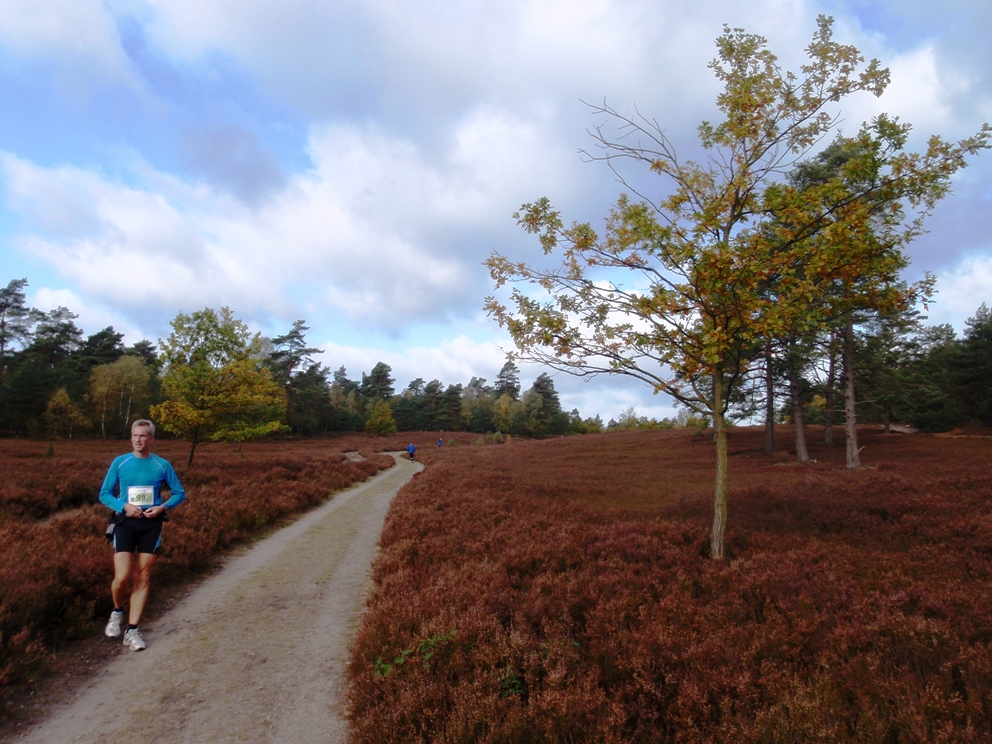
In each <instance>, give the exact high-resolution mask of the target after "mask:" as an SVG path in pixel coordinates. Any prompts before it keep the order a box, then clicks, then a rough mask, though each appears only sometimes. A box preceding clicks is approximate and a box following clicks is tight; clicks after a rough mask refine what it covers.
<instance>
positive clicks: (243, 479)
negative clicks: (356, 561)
mask: <svg viewBox="0 0 992 744" xmlns="http://www.w3.org/2000/svg"><path fill="white" fill-rule="evenodd" d="M342 443H343V444H344V445H345V447H342ZM49 446H50V443H48V442H35V441H24V440H0V718H2V717H3V702H4V698H3V693H2V690H4V689H7V687H8V685H10V684H11V683H17V682H21V681H23V680H25V679H27V678H29V677H31V676H33V675H34V674H36V673H37V672H38V671H39V670H41V669H44V668H45V667H46V666H48V665H49V664H50V663H51V662H52V661H53V660H54V659H55V656H54V652H55V650H57V649H58V647H59V646H60V644H62V643H64V642H65V641H66V640H70V639H73V638H77V637H80V636H83V635H84V634H88V633H94V632H97V625H96V623H95V622H94V618H98V619H103V616H104V615H105V614H106V613H107V612H109V611H110V609H111V607H110V604H109V602H110V599H109V586H110V580H111V576H112V559H111V554H110V550H109V548H108V546H107V542H106V540H105V539H104V537H103V531H104V527H105V526H106V519H107V514H108V513H109V512H108V510H107V509H106V507H104V506H103V505H101V504H99V503H98V502H97V496H98V494H99V489H100V485H101V484H102V482H103V478H104V475H105V474H106V472H107V467H108V466H109V464H110V461H111V460H112V458H113V457H114V456H116V455H119V454H122V453H124V452H127V451H128V450H129V443H128V442H55V443H52V444H51V447H52V453H51V454H48V449H49ZM375 446H377V443H376V442H375V440H374V439H372V438H369V437H363V438H361V439H358V438H353V439H351V440H348V441H345V442H341V441H339V440H310V441H304V442H292V443H291V442H282V443H257V444H246V445H243V446H241V447H239V446H238V445H206V446H201V448H199V449H197V461H196V464H195V466H194V468H193V469H192V470H190V471H188V472H180V479H181V480H182V482H183V485H184V487H185V488H186V490H187V495H188V501H187V502H186V503H185V504H184V505H183V506H182V507H180V508H179V509H178V510H176V511H175V512H174V513H173V514H172V515H171V516H172V519H171V521H170V522H169V524H168V525H167V526H166V532H165V539H164V551H163V555H162V558H161V559H160V560H159V561H158V562H157V564H156V568H155V586H157V587H162V586H163V585H166V584H170V583H171V584H176V583H180V582H182V581H187V580H189V578H191V575H192V574H193V572H195V571H197V570H200V569H203V568H205V567H207V566H209V565H210V563H211V561H212V559H213V558H214V557H216V556H217V555H218V553H220V552H223V551H224V550H225V549H227V548H229V547H230V546H231V545H232V544H233V543H235V542H237V541H238V540H242V539H244V538H245V537H247V536H249V535H252V534H256V533H258V532H259V531H261V530H263V529H265V528H267V527H269V526H271V525H272V524H273V523H275V522H277V521H278V520H280V519H281V518H283V517H286V516H288V515H292V514H297V513H300V512H302V511H305V510H307V509H310V508H311V507H313V506H316V505H317V504H320V503H322V502H323V501H325V500H326V499H327V498H328V496H329V495H330V494H331V493H332V492H334V491H337V490H340V489H342V488H345V487H347V486H350V485H351V484H353V483H356V482H358V481H362V480H366V479H367V478H369V477H370V476H371V475H374V474H375V473H376V472H378V471H379V470H382V469H384V468H387V467H389V466H391V465H392V464H393V460H392V458H390V457H387V456H385V455H377V454H375V453H374V452H373V451H372V447H375ZM186 449H187V445H185V444H183V443H179V442H165V441H160V442H158V443H157V445H156V447H155V451H156V452H157V453H158V454H160V455H162V456H163V457H166V458H167V459H169V460H171V461H172V462H173V463H181V462H183V461H184V457H185V452H186ZM349 449H355V450H361V451H362V454H363V455H365V457H366V458H367V460H366V461H365V462H350V461H346V460H345V457H344V455H343V451H345V450H349Z"/></svg>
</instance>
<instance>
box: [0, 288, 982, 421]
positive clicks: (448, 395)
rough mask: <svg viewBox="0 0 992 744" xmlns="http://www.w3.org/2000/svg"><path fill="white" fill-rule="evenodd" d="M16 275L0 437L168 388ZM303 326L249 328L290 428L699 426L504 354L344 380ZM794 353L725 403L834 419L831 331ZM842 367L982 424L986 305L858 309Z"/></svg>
mask: <svg viewBox="0 0 992 744" xmlns="http://www.w3.org/2000/svg"><path fill="white" fill-rule="evenodd" d="M27 285H28V282H27V280H26V279H16V280H13V281H10V282H9V283H8V284H7V286H6V287H5V288H2V289H0V434H2V435H5V436H27V437H53V438H72V437H102V438H121V437H125V436H126V435H127V430H128V425H129V422H130V421H133V420H135V419H136V418H139V417H143V416H147V415H148V412H149V409H150V408H151V407H152V406H153V405H156V404H159V403H162V402H163V401H164V400H166V398H167V395H166V392H165V390H164V388H163V385H162V379H163V377H164V375H165V374H166V372H167V369H165V366H166V365H165V362H164V360H163V358H162V355H161V354H160V352H159V348H158V345H156V344H155V343H153V342H152V341H148V340H143V341H139V342H137V343H135V344H133V345H131V346H125V345H124V343H123V334H121V333H118V332H117V331H115V330H114V328H113V327H112V326H108V327H107V328H104V329H102V330H100V331H97V332H96V333H93V334H91V335H86V334H85V333H84V331H83V330H82V329H80V328H79V327H78V326H77V325H76V322H75V321H76V319H77V316H76V315H75V314H74V313H73V312H72V311H71V310H69V309H68V308H65V307H59V308H56V309H55V310H51V311H48V312H41V311H39V310H36V309H34V308H31V307H29V306H28V304H27V299H26V296H25V292H24V290H25V288H26V287H27ZM307 330H308V327H307V326H306V323H305V321H302V320H300V321H296V322H295V323H294V324H293V325H292V327H291V328H290V329H289V330H288V331H287V333H286V334H285V335H282V336H278V337H276V338H272V339H261V341H262V343H261V348H262V353H260V354H259V355H258V357H257V359H255V363H256V365H257V367H258V368H259V370H261V371H263V372H264V373H265V374H267V375H269V376H271V378H272V379H273V380H274V381H275V382H277V383H278V385H279V386H280V387H281V388H282V390H283V391H284V393H285V398H284V410H283V422H284V428H283V431H284V432H285V433H289V434H292V435H295V436H321V435H327V434H332V433H335V432H347V431H371V432H379V433H387V432H390V431H472V432H478V433H480V434H481V433H497V434H501V435H507V434H512V435H525V436H537V437H541V436H549V435H561V434H571V433H589V432H596V431H602V430H603V429H604V428H607V429H631V428H668V427H674V426H700V425H705V419H703V418H701V417H699V416H697V415H691V414H690V412H688V411H683V412H681V414H680V415H679V416H678V417H676V418H674V419H663V420H661V421H657V420H654V419H648V418H645V417H638V416H637V414H636V412H635V411H634V410H633V409H629V410H628V411H625V412H624V413H623V414H622V415H620V416H619V417H618V419H617V420H611V421H610V422H609V424H608V425H606V426H605V427H604V425H603V422H602V420H601V419H600V417H599V416H595V417H590V418H585V419H583V418H582V417H581V415H580V413H579V411H578V410H572V411H571V412H566V411H564V410H563V409H562V406H561V402H560V400H559V396H558V392H557V391H556V389H555V385H554V380H553V379H552V378H551V377H550V376H549V375H548V374H546V373H543V374H541V375H539V376H538V377H537V379H536V380H535V381H534V383H533V385H532V386H531V387H530V388H529V389H527V390H522V389H521V384H520V378H519V370H518V369H517V367H516V366H515V365H514V364H513V363H512V362H507V363H506V364H505V365H504V366H503V367H502V369H500V370H499V371H498V373H497V374H496V376H495V378H494V379H493V381H492V383H490V382H489V381H488V380H486V379H484V378H479V377H473V378H472V379H471V380H469V381H468V383H466V384H447V385H445V384H444V383H443V382H442V381H441V380H437V379H434V380H430V381H425V380H424V379H422V378H419V377H418V378H417V379H415V380H412V381H411V382H410V383H409V384H408V385H407V386H406V387H405V388H403V389H401V390H397V389H396V387H395V383H396V380H395V379H394V378H393V377H392V370H391V368H390V367H389V366H388V365H387V364H385V363H383V362H379V363H378V364H376V365H375V366H374V367H373V368H372V369H371V370H370V371H369V372H368V373H366V372H364V371H363V372H361V376H360V379H350V378H349V376H348V372H347V370H346V369H345V368H344V367H339V368H338V369H337V370H336V371H334V370H332V369H331V368H329V367H327V366H325V365H323V364H321V363H320V362H317V361H315V360H314V359H313V355H314V354H316V353H317V352H318V351H319V350H318V349H315V348H311V347H309V346H308V345H307V340H306V331H307ZM793 352H794V350H793V349H791V348H790V346H789V345H788V344H783V345H781V347H779V348H776V349H774V350H772V352H771V353H769V354H768V356H767V358H766V364H765V367H764V368H763V369H756V370H755V371H754V377H753V380H752V381H751V384H749V385H745V386H743V388H742V389H743V390H744V392H743V393H742V394H741V395H740V396H739V398H738V400H736V401H735V404H736V405H735V409H734V414H735V416H736V418H737V419H738V420H742V419H751V420H753V419H754V418H755V416H756V415H758V412H760V411H762V410H765V409H768V410H771V411H774V414H773V415H774V417H775V419H776V420H778V421H790V422H792V421H796V420H797V419H798V416H799V415H802V417H803V419H804V422H805V423H814V424H822V423H830V422H836V421H837V420H838V416H837V408H838V404H837V401H840V400H842V398H843V392H842V374H841V365H842V362H841V359H840V355H839V346H838V344H837V339H836V337H834V336H830V337H826V336H825V337H823V338H821V339H818V340H817V341H816V343H814V344H813V345H812V347H807V348H806V349H805V350H804V354H803V360H804V361H803V364H801V365H799V366H800V369H798V370H797V369H796V366H797V365H796V364H795V363H794V359H795V354H794V353H793ZM854 367H855V379H856V381H857V382H856V389H857V404H858V420H859V422H861V423H881V424H888V423H890V422H901V423H907V424H912V425H915V426H917V427H919V428H920V429H922V430H924V431H946V430H950V429H954V428H958V427H968V426H992V312H990V311H989V309H988V308H987V307H986V305H984V304H983V305H982V306H981V307H980V308H978V310H977V311H976V313H975V315H974V317H972V318H971V319H969V320H968V322H967V325H966V328H965V332H964V335H963V336H962V337H960V338H959V337H957V335H956V334H955V332H954V330H953V328H951V327H950V326H948V325H938V326H927V325H926V324H925V323H924V322H923V321H922V320H921V319H920V318H919V317H918V316H916V315H915V314H912V313H902V314H897V315H893V316H882V315H879V314H866V315H865V316H864V317H862V318H860V319H859V322H858V324H857V333H856V337H855V354H854ZM769 390H770V391H771V395H772V398H771V402H772V404H773V405H772V406H768V405H767V404H768V401H769V397H768V391H769Z"/></svg>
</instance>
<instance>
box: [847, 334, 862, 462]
mask: <svg viewBox="0 0 992 744" xmlns="http://www.w3.org/2000/svg"><path fill="white" fill-rule="evenodd" d="M854 403H855V401H854V317H853V315H851V316H848V318H847V324H846V325H845V326H844V433H845V434H846V438H847V467H848V469H849V470H854V469H855V468H860V467H861V459H860V457H859V454H858V416H857V411H856V409H855V406H854Z"/></svg>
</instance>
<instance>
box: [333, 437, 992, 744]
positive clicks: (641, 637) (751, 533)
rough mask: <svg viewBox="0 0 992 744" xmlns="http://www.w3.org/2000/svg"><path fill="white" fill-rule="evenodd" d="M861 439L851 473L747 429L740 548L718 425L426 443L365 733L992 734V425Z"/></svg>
mask: <svg viewBox="0 0 992 744" xmlns="http://www.w3.org/2000/svg"><path fill="white" fill-rule="evenodd" d="M780 436H781V437H782V440H781V441H780V444H781V445H782V446H785V445H786V443H787V442H788V441H789V437H790V436H791V431H789V430H788V429H784V428H783V430H781V431H780ZM816 436H818V432H816V431H815V430H812V431H811V438H812V437H816ZM859 437H860V438H861V442H862V444H864V445H865V448H864V451H863V452H862V458H863V462H865V463H867V464H868V465H869V467H866V468H864V469H862V470H858V471H853V472H851V471H846V470H844V468H843V462H842V461H843V448H842V447H837V448H833V449H828V448H824V447H822V446H818V447H813V448H812V450H813V451H812V453H811V454H812V457H814V458H816V459H817V460H818V461H819V462H817V463H815V464H812V465H809V466H799V465H795V464H792V463H791V462H790V459H791V458H790V456H789V454H788V453H787V452H785V451H784V450H783V451H780V452H777V453H775V454H774V455H772V456H768V455H764V454H763V453H761V451H760V448H761V445H762V433H761V432H756V431H747V430H734V431H732V432H731V435H730V444H731V452H732V459H731V484H732V491H731V494H730V530H729V533H728V545H729V549H730V558H729V559H728V560H726V561H724V562H714V561H712V560H710V559H708V558H706V557H704V553H705V551H704V539H705V536H706V535H707V534H708V529H709V519H710V514H711V506H710V498H711V497H710V494H709V491H710V487H711V482H712V481H711V478H712V465H711V463H712V461H713V453H712V451H711V449H712V443H711V442H710V441H707V440H706V439H705V438H702V437H693V436H690V435H689V434H687V433H685V432H677V431H676V432H632V433H625V434H607V435H590V436H586V437H581V438H580V437H574V438H569V439H563V440H547V441H543V442H522V441H515V442H513V443H511V444H510V445H507V446H504V447H489V448H465V449H457V448H455V449H452V450H443V451H441V452H437V451H433V452H426V453H425V455H424V459H425V461H426V462H427V470H426V471H425V472H424V473H422V474H421V475H418V476H417V477H416V478H415V479H414V480H413V481H412V482H411V483H410V484H409V485H408V486H407V487H405V488H404V489H403V490H402V491H401V492H400V494H399V496H398V497H397V499H396V501H395V502H394V504H393V508H392V511H391V513H390V515H389V518H388V520H387V524H386V528H385V532H384V534H383V537H382V553H381V556H380V558H379V559H378V561H377V562H376V564H375V568H374V578H375V589H374V592H373V594H372V596H371V598H370V600H369V606H368V612H367V613H366V614H365V615H364V616H363V619H362V624H361V627H360V630H359V634H358V638H357V641H356V644H355V647H354V653H353V658H352V664H351V667H350V670H351V671H350V674H351V682H352V687H351V691H350V698H349V711H350V716H351V719H352V725H353V731H352V733H353V738H354V740H355V741H357V742H414V741H417V742H549V741H550V742H573V741H593V742H621V741H622V742H631V741H633V742H642V741H643V742H654V741H659V742H716V741H720V742H807V741H823V742H836V741H856V742H934V741H937V742H979V741H982V742H988V741H992V654H990V644H992V609H990V608H992V483H990V477H989V474H990V472H992V470H990V466H992V440H990V439H979V438H971V439H963V438H962V439H949V438H940V437H933V436H927V435H914V436H900V435H889V436H886V435H882V434H881V433H879V432H876V431H868V430H864V431H862V432H860V433H859Z"/></svg>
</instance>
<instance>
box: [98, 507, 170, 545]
mask: <svg viewBox="0 0 992 744" xmlns="http://www.w3.org/2000/svg"><path fill="white" fill-rule="evenodd" d="M125 519H127V516H126V515H125V514H123V513H122V512H110V516H109V517H107V529H105V530H104V531H103V536H104V537H106V538H107V542H113V540H114V530H115V529H116V528H117V525H119V524H122V523H123V522H124V520H125ZM158 519H161V520H162V521H163V522H168V521H169V512H162V514H161V516H159V517H158Z"/></svg>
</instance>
